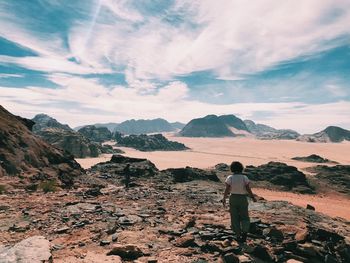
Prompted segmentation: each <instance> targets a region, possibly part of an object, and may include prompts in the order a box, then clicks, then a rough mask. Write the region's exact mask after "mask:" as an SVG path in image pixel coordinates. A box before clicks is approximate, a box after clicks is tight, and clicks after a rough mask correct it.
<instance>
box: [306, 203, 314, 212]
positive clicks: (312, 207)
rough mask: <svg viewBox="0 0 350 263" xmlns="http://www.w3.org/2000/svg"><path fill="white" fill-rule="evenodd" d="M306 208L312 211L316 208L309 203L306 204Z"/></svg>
mask: <svg viewBox="0 0 350 263" xmlns="http://www.w3.org/2000/svg"><path fill="white" fill-rule="evenodd" d="M306 209H308V210H312V211H315V210H316V209H315V207H314V206H312V205H310V204H307V205H306Z"/></svg>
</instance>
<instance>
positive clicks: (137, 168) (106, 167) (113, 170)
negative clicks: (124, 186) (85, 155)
mask: <svg viewBox="0 0 350 263" xmlns="http://www.w3.org/2000/svg"><path fill="white" fill-rule="evenodd" d="M127 165H129V168H128V172H129V173H130V176H131V177H143V178H145V177H152V176H154V175H156V174H157V173H158V169H157V167H156V166H155V165H154V164H153V163H152V162H151V161H149V160H147V159H140V158H132V157H126V156H123V155H113V156H112V158H111V160H110V161H108V162H102V163H98V164H96V165H94V166H93V167H91V169H90V171H91V172H93V173H97V172H98V173H99V174H102V177H103V175H106V174H107V175H108V176H107V177H111V178H117V179H118V178H119V179H120V178H122V177H124V175H125V174H124V173H125V167H126V166H127Z"/></svg>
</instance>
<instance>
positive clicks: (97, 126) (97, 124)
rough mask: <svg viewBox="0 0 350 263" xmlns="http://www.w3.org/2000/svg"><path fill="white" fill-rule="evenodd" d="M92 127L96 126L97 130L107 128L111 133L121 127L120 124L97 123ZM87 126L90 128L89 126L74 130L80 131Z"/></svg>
mask: <svg viewBox="0 0 350 263" xmlns="http://www.w3.org/2000/svg"><path fill="white" fill-rule="evenodd" d="M91 125H93V126H95V127H96V128H99V127H106V128H107V129H108V130H109V131H111V132H113V131H114V130H115V128H116V127H117V126H118V125H119V123H116V122H108V123H95V124H91ZM85 126H89V125H82V126H78V127H75V128H74V130H75V131H78V130H79V129H81V128H83V127H85Z"/></svg>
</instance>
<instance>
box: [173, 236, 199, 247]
mask: <svg viewBox="0 0 350 263" xmlns="http://www.w3.org/2000/svg"><path fill="white" fill-rule="evenodd" d="M194 240H195V239H194V237H193V236H192V235H190V234H187V235H185V236H183V237H180V238H178V239H176V241H175V246H177V247H194V246H196V245H197V244H196V243H195V242H194Z"/></svg>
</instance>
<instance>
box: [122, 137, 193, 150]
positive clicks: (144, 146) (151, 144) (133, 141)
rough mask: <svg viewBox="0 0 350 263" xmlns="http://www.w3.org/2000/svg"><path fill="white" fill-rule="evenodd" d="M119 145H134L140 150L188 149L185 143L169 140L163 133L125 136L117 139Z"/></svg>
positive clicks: (133, 146)
mask: <svg viewBox="0 0 350 263" xmlns="http://www.w3.org/2000/svg"><path fill="white" fill-rule="evenodd" d="M117 145H118V146H125V147H132V148H135V149H137V150H140V151H183V150H187V149H188V148H187V147H186V146H185V145H184V144H183V143H179V142H174V141H169V140H168V139H167V138H165V137H164V136H163V135H162V134H153V135H146V134H141V135H129V136H123V137H120V138H119V139H118V140H117Z"/></svg>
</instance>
